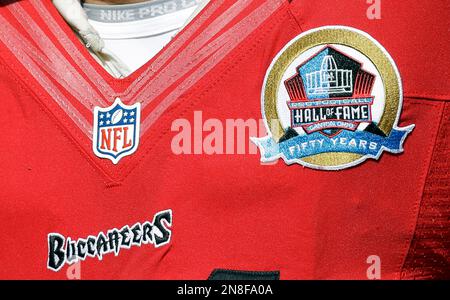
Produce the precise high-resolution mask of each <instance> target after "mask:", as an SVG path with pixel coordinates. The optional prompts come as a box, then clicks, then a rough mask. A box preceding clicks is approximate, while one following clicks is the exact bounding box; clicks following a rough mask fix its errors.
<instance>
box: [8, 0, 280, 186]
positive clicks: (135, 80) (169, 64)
mask: <svg viewBox="0 0 450 300" xmlns="http://www.w3.org/2000/svg"><path fill="white" fill-rule="evenodd" d="M39 2H40V1H37V0H29V1H28V3H25V4H23V5H24V6H25V7H28V11H29V10H30V9H31V10H35V11H36V10H37V13H38V14H37V16H36V17H34V15H33V18H32V19H30V20H29V22H34V23H36V26H37V27H39V28H40V29H38V30H37V32H43V31H47V32H48V33H46V35H47V34H50V36H49V37H43V36H41V37H39V36H38V37H36V36H35V38H36V39H37V40H38V44H39V42H41V43H42V44H44V45H45V44H46V43H51V44H52V45H51V46H52V47H56V48H55V49H53V50H52V51H54V52H55V53H53V55H56V58H57V59H61V60H62V64H63V66H62V68H63V69H64V68H68V70H69V71H70V72H72V73H73V72H74V71H76V69H79V70H81V73H80V74H81V77H82V78H81V79H84V80H85V82H84V81H82V82H78V84H80V85H81V84H88V86H89V87H90V88H91V89H93V90H95V91H96V92H99V94H100V95H101V97H103V99H92V100H93V101H99V100H102V101H103V103H107V104H106V106H107V105H110V104H112V103H113V101H114V100H115V98H116V97H119V98H121V100H122V101H123V102H124V103H125V104H127V105H132V104H133V103H135V102H133V101H139V102H141V104H142V103H146V104H147V107H145V106H143V109H142V112H143V118H142V120H141V128H143V129H142V130H141V145H140V146H139V148H142V149H141V150H140V151H142V153H146V152H147V149H146V148H147V146H148V144H152V143H147V140H146V139H149V136H148V135H147V133H146V131H147V130H148V129H150V128H152V127H154V126H156V125H158V124H157V123H155V122H156V120H158V119H159V118H160V117H161V116H162V113H163V112H164V111H165V110H167V109H168V107H170V106H171V105H172V103H174V101H176V99H179V97H181V96H182V95H185V97H186V95H187V93H190V92H192V91H193V90H195V89H196V87H198V83H197V82H198V81H199V80H200V79H201V78H203V77H204V76H206V74H207V73H208V72H209V71H210V70H212V68H214V66H216V65H217V63H218V62H220V61H222V60H223V59H224V58H225V57H226V56H227V55H228V54H229V53H230V52H231V51H232V50H233V49H235V47H236V46H237V45H238V44H239V43H240V42H241V41H242V40H243V39H245V38H246V37H247V36H248V35H249V34H251V33H252V32H253V31H254V30H255V29H256V28H258V27H259V24H261V23H262V22H265V21H264V20H265V19H266V18H268V16H270V15H271V14H272V13H274V12H275V11H276V10H277V9H278V8H279V7H280V6H282V4H283V3H285V0H277V1H273V2H272V0H266V1H263V2H261V3H254V2H253V1H242V2H240V1H236V2H234V4H232V5H230V6H227V9H226V11H223V10H222V9H221V7H222V6H223V5H224V3H226V2H225V0H216V1H211V2H210V3H209V4H208V5H207V6H206V7H204V8H203V10H202V11H201V12H200V13H199V14H198V15H197V16H196V17H195V18H194V19H193V20H192V21H191V22H190V23H189V24H188V25H187V26H186V27H184V28H183V30H182V31H181V32H180V33H179V34H177V36H176V37H175V38H174V39H173V40H172V41H171V42H170V43H169V44H168V45H167V46H166V47H165V48H164V49H163V50H161V51H160V52H159V53H158V55H156V56H155V57H154V58H153V59H152V60H150V61H149V62H147V63H146V64H145V65H144V66H142V67H141V68H140V69H138V70H137V71H136V72H134V73H133V74H132V75H131V76H129V77H127V78H125V79H117V78H114V77H113V76H111V75H110V74H109V73H108V72H107V71H106V70H105V69H103V68H102V66H101V65H100V64H98V63H97V62H96V61H95V59H94V58H93V57H92V56H91V54H90V53H89V51H88V50H87V49H86V48H85V47H84V45H83V44H82V42H81V41H79V40H78V38H77V37H76V35H75V33H73V32H72V29H71V28H70V27H69V25H68V24H67V23H66V22H65V21H64V19H63V18H62V16H61V15H60V14H59V12H58V11H57V10H56V8H55V7H54V6H53V4H52V3H51V2H50V1H46V3H45V4H44V6H42V3H39ZM39 4H41V6H40V5H39ZM30 5H31V7H30ZM12 6H15V7H16V9H17V8H18V9H23V8H22V4H21V3H20V2H19V3H15V4H13V5H12ZM247 9H248V10H247ZM245 10H247V12H246V13H244V16H242V17H238V16H239V15H241V14H242V13H243V12H244V11H245ZM14 18H17V16H14ZM36 18H39V19H41V20H42V21H44V23H40V24H45V25H40V24H39V23H38V22H36ZM235 19H238V20H237V21H234V20H235ZM42 21H41V22H42ZM229 23H231V26H229V27H225V28H224V26H225V25H226V24H229ZM6 25H7V24H6ZM28 26H30V25H29V24H28ZM52 26H53V27H52ZM7 27H9V26H7ZM44 27H46V28H47V29H44ZM6 30H7V29H6ZM0 31H1V30H0ZM7 31H8V30H7ZM35 34H36V32H35ZM19 35H20V34H19ZM51 36H53V38H55V40H57V41H58V42H56V43H54V42H53V41H52V39H53V38H52V37H51ZM20 39H21V38H20V37H19V40H20ZM39 39H42V40H41V41H40V40H39ZM46 39H47V40H48V41H47V40H46ZM13 41H14V38H13V39H12V40H11V41H10V42H13ZM19 42H21V43H24V41H19ZM53 44H54V45H53ZM22 46H24V44H22ZM22 46H21V47H22ZM11 47H13V48H14V45H10V47H9V48H10V49H11ZM24 47H25V48H26V46H24ZM44 47H45V46H44ZM25 48H24V49H25ZM24 49H20V50H21V51H22V52H23V51H24ZM41 51H42V48H41V49H40V50H39V51H38V52H41ZM59 53H60V54H59ZM22 55H25V56H28V54H27V53H25V54H22ZM19 56H20V55H19ZM36 56H37V58H39V59H41V60H42V59H43V56H42V54H40V53H35V54H34V57H36ZM39 56H42V57H39ZM32 57H33V56H32ZM69 57H70V58H69ZM18 58H19V60H20V59H21V58H20V57H18ZM25 58H26V57H25ZM26 59H27V60H28V59H29V58H26ZM46 59H48V58H46ZM48 63H50V67H53V68H55V64H54V63H52V62H51V61H50V62H48V61H43V62H41V63H40V64H39V63H38V64H37V65H35V66H32V67H33V68H35V69H36V70H38V71H39V72H42V71H45V68H48V67H49V66H48V65H47V64H48ZM42 64H44V65H42ZM41 68H43V69H42V70H41ZM59 68H60V67H57V69H55V70H53V71H52V72H56V73H54V75H58V74H59V75H61V76H62V78H59V77H58V78H59V79H58V80H57V81H56V82H54V83H51V85H55V84H58V82H59V83H61V81H63V82H64V83H65V84H66V85H67V84H68V82H67V81H66V79H64V77H65V76H63V75H64V74H60V72H61V69H59ZM75 73H76V72H75ZM30 75H32V76H35V75H33V74H31V73H30ZM73 75H74V76H80V75H77V74H73ZM35 79H36V77H35ZM46 80H50V78H49V79H46ZM79 80H80V79H79ZM39 81H40V80H38V82H39ZM44 83H45V82H44ZM38 84H39V83H38ZM41 84H42V83H41ZM175 85H176V86H177V88H176V89H170V90H169V88H170V87H171V86H175ZM55 87H56V86H55ZM43 88H44V90H47V93H48V92H49V90H48V89H47V88H46V87H45V85H44V86H43ZM61 92H63V91H60V92H59V93H61ZM67 92H68V93H69V94H70V97H71V98H73V99H72V102H73V103H77V102H79V101H80V100H79V99H78V98H77V94H78V93H76V94H73V93H71V92H70V91H69V90H67ZM84 94H85V97H86V93H84ZM87 94H89V93H87ZM143 96H145V97H144V99H142V98H138V97H143ZM189 97H191V96H189ZM41 98H42V99H39V101H40V102H41V103H42V104H43V105H44V106H47V107H48V108H49V109H50V108H51V107H55V109H56V111H52V112H51V113H52V114H53V115H54V116H55V118H56V119H59V121H60V123H61V124H62V126H63V127H64V128H65V129H66V130H67V134H68V135H70V138H71V139H73V140H74V141H75V142H76V143H77V144H78V146H79V148H80V149H81V150H82V152H84V154H85V155H86V157H87V158H88V159H89V160H90V161H91V162H92V163H93V165H94V166H95V167H96V168H97V169H98V170H99V171H101V173H103V174H104V175H105V176H106V179H107V182H109V183H111V184H115V183H119V182H122V181H123V180H125V178H127V177H128V175H129V174H130V173H131V171H132V170H133V169H134V168H135V167H136V166H137V165H138V163H139V162H140V161H141V158H140V157H139V155H133V156H129V157H126V158H124V159H123V161H121V162H120V163H119V164H118V165H113V164H112V163H111V162H110V161H107V160H105V159H99V158H97V157H96V156H95V155H94V153H92V142H91V140H90V139H91V138H92V135H88V139H86V138H81V136H82V135H83V134H82V132H81V131H80V130H79V128H78V127H77V126H76V122H74V123H73V124H72V122H70V120H69V119H72V121H75V119H73V117H72V116H70V115H68V114H67V113H66V112H64V111H60V109H58V108H57V106H58V103H56V102H57V101H56V99H54V96H52V94H51V93H50V94H49V97H47V96H46V97H41ZM147 98H148V99H147ZM66 101H67V102H68V103H69V104H70V101H71V100H70V99H69V98H67V99H66ZM158 101H159V102H158ZM73 103H72V104H73ZM78 104H80V103H78ZM55 105H56V106H55ZM104 105H105V104H104ZM91 108H92V107H91ZM82 109H83V111H84V112H85V113H84V114H83V116H84V119H85V121H87V122H89V120H90V118H92V117H93V113H92V111H90V116H89V117H88V118H86V110H85V109H84V108H83V107H82ZM51 110H52V109H50V111H51ZM88 110H89V108H88ZM145 110H147V111H146V112H145V113H144V111H145ZM75 112H77V111H75ZM86 124H88V125H89V123H86ZM91 125H92V123H91ZM91 125H89V126H91ZM166 125H167V124H165V125H164V126H166ZM160 126H162V124H159V125H158V126H156V127H154V130H156V129H157V128H161V127H160ZM148 134H150V133H148ZM152 134H155V133H154V132H153V133H152ZM145 135H147V138H146V139H143V138H142V137H144V136H145ZM156 135H157V136H158V134H157V133H156ZM155 138H157V137H155ZM88 141H89V142H88ZM135 156H136V157H135Z"/></svg>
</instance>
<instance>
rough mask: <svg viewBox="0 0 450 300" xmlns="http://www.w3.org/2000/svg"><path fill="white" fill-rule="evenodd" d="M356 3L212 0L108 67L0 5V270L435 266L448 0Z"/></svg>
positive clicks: (428, 271) (209, 271) (58, 273)
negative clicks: (136, 58)
mask: <svg viewBox="0 0 450 300" xmlns="http://www.w3.org/2000/svg"><path fill="white" fill-rule="evenodd" d="M369 6H370V4H367V3H366V1H350V0H348V1H342V0H339V1H338V0H327V1H325V0H314V1H313V0H311V1H303V0H302V1H300V0H291V1H288V0H248V1H247V0H239V1H237V0H235V1H232V0H213V1H211V2H210V3H209V4H208V6H207V7H206V8H205V9H204V10H203V11H202V12H201V13H200V14H199V15H198V16H196V18H195V19H194V20H193V21H192V22H191V23H190V24H189V25H188V26H187V27H186V28H184V29H183V30H182V31H181V32H180V33H179V34H178V35H177V36H176V37H175V38H174V39H173V40H172V41H171V42H170V44H168V45H167V46H166V47H165V48H164V49H163V50H162V51H161V52H160V53H159V54H158V55H157V56H156V57H154V58H153V59H152V60H151V61H149V62H148V63H147V64H145V65H144V66H143V67H141V68H140V69H139V70H137V71H136V72H134V73H133V74H131V75H130V76H129V77H127V78H124V79H116V78H113V77H112V76H111V75H109V74H108V73H107V72H106V71H105V70H104V69H103V68H102V67H101V66H100V65H99V64H98V63H97V62H96V61H95V59H94V58H93V57H92V56H91V55H90V53H89V51H88V50H87V49H86V47H85V45H83V44H82V43H81V42H80V40H78V38H77V36H76V35H75V34H74V33H73V31H72V29H71V28H70V27H69V26H68V25H67V24H66V23H65V21H64V19H63V18H62V17H61V16H60V15H59V13H58V11H57V10H56V9H55V7H53V5H52V3H51V1H50V0H46V1H38V0H29V1H1V2H0V24H1V26H0V94H1V99H2V103H3V105H2V113H1V116H2V117H1V119H0V120H1V121H0V122H1V129H2V130H1V140H2V141H3V143H2V145H3V146H2V147H1V150H0V168H1V175H0V185H1V186H0V187H1V189H0V203H1V204H0V224H1V227H2V230H1V233H0V241H1V242H0V249H1V252H0V253H1V255H0V277H1V278H11V279H12V278H16V279H24V278H27V279H45V278H48V279H52V278H53V279H64V278H67V270H68V269H69V268H71V267H72V266H74V265H77V266H78V267H79V273H80V275H81V276H80V277H81V278H82V279H207V278H214V277H215V278H227V276H228V278H236V277H232V275H233V274H238V275H239V274H240V276H244V277H245V276H249V277H251V276H262V277H264V276H269V277H268V278H272V279H273V278H280V279H341V278H349V279H367V278H368V277H369V278H371V276H372V277H374V278H382V279H399V278H449V276H450V242H449V241H450V239H449V238H450V223H449V220H450V201H449V194H450V188H449V182H450V176H449V171H450V170H449V167H450V159H449V154H450V147H449V145H450V140H449V136H448V132H449V131H450V102H449V100H450V84H449V83H448V80H447V78H449V77H450V71H449V69H450V68H449V62H448V58H447V53H449V52H450V46H449V43H448V29H449V25H450V24H449V20H448V11H449V3H448V1H445V0H435V1H383V2H382V5H381V11H380V13H381V15H380V16H379V18H376V17H375V18H369V17H368V14H369V13H370V7H369ZM239 124H241V125H242V124H244V125H245V126H243V127H242V126H239ZM252 124H256V127H254V126H253V127H252V126H251V125H252ZM414 125H415V126H414ZM277 126H278V127H277ZM274 127H275V128H274ZM242 128H243V129H242ZM257 150H258V151H257ZM261 162H263V163H261ZM69 271H70V270H69ZM218 275H220V276H222V277H220V276H218ZM240 278H242V277H240Z"/></svg>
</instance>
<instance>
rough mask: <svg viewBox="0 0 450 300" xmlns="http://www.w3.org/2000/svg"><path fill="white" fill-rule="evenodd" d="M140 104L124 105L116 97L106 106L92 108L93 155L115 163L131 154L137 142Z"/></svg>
mask: <svg viewBox="0 0 450 300" xmlns="http://www.w3.org/2000/svg"><path fill="white" fill-rule="evenodd" d="M140 116H141V105H140V103H136V104H134V105H130V106H129V105H125V104H123V103H122V101H121V100H120V99H119V98H117V99H116V101H115V102H114V104H113V105H111V106H110V107H107V108H101V107H95V108H94V128H93V132H94V133H93V150H94V153H95V155H97V156H98V157H101V158H107V159H110V160H111V161H112V162H113V163H114V164H117V163H118V162H119V161H120V160H121V159H122V158H123V157H125V156H127V155H131V154H133V153H134V152H135V151H136V149H137V147H138V144H139V127H140V126H139V125H140Z"/></svg>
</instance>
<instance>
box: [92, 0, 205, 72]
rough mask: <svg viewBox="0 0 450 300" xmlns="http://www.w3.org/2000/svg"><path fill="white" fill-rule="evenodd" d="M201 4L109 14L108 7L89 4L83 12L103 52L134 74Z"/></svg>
mask: <svg viewBox="0 0 450 300" xmlns="http://www.w3.org/2000/svg"><path fill="white" fill-rule="evenodd" d="M200 2H201V0H156V1H148V2H145V3H139V4H129V5H128V4H127V5H120V7H119V6H118V5H115V6H114V8H113V9H111V10H108V7H110V8H111V6H103V5H92V4H85V5H84V8H85V10H86V11H87V14H88V18H89V23H91V24H92V26H93V27H94V28H95V29H96V30H97V31H98V33H99V35H100V37H101V38H102V39H103V40H104V42H105V48H107V49H108V50H109V51H111V52H112V53H114V54H115V55H116V56H117V57H118V58H119V59H120V60H121V61H122V62H123V63H124V64H125V65H126V66H128V68H129V69H130V71H131V72H134V71H136V70H137V69H139V68H140V67H141V66H143V65H144V64H145V63H147V62H148V61H149V60H151V59H152V58H153V57H154V56H155V55H156V54H157V53H158V52H159V51H161V49H162V48H164V46H166V45H167V44H168V43H169V42H170V41H171V39H172V38H173V37H174V36H175V35H176V34H177V33H178V31H179V30H180V29H181V28H182V27H183V25H185V23H186V22H187V21H188V20H189V18H190V17H191V16H192V14H193V13H194V12H195V11H196V9H197V7H198V3H200ZM175 3H176V4H177V6H175ZM147 5H148V6H147ZM156 5H161V7H159V6H156ZM150 11H151V13H150ZM140 12H146V13H140ZM139 14H140V16H139ZM124 20H125V21H124Z"/></svg>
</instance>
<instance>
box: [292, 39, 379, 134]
mask: <svg viewBox="0 0 450 300" xmlns="http://www.w3.org/2000/svg"><path fill="white" fill-rule="evenodd" d="M336 61H338V62H340V64H339V66H340V65H342V66H344V67H342V68H339V67H338V64H337V63H336ZM374 82H375V75H372V74H370V73H369V72H366V71H364V70H363V69H362V67H361V63H359V62H357V61H355V60H353V59H352V58H350V57H348V56H346V55H344V54H342V53H341V52H339V51H337V50H335V49H334V48H333V47H330V46H327V47H325V48H324V49H323V50H321V51H320V52H319V53H317V54H316V55H315V56H313V57H312V58H310V59H309V60H308V61H306V62H305V63H304V64H302V65H301V66H299V67H298V68H297V74H295V75H294V76H293V77H291V78H290V79H288V80H286V81H285V82H284V84H285V87H286V89H287V91H288V94H289V97H290V101H288V102H287V105H288V106H289V109H290V111H291V127H292V128H296V127H302V128H303V129H304V130H305V131H306V132H307V133H312V132H315V131H320V132H322V133H323V134H326V135H335V134H336V133H337V132H339V130H342V129H346V130H352V131H354V130H356V128H357V127H358V125H359V124H360V123H361V122H371V121H372V117H371V106H372V104H373V100H374V97H373V96H372V95H371V91H372V89H373V85H374Z"/></svg>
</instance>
